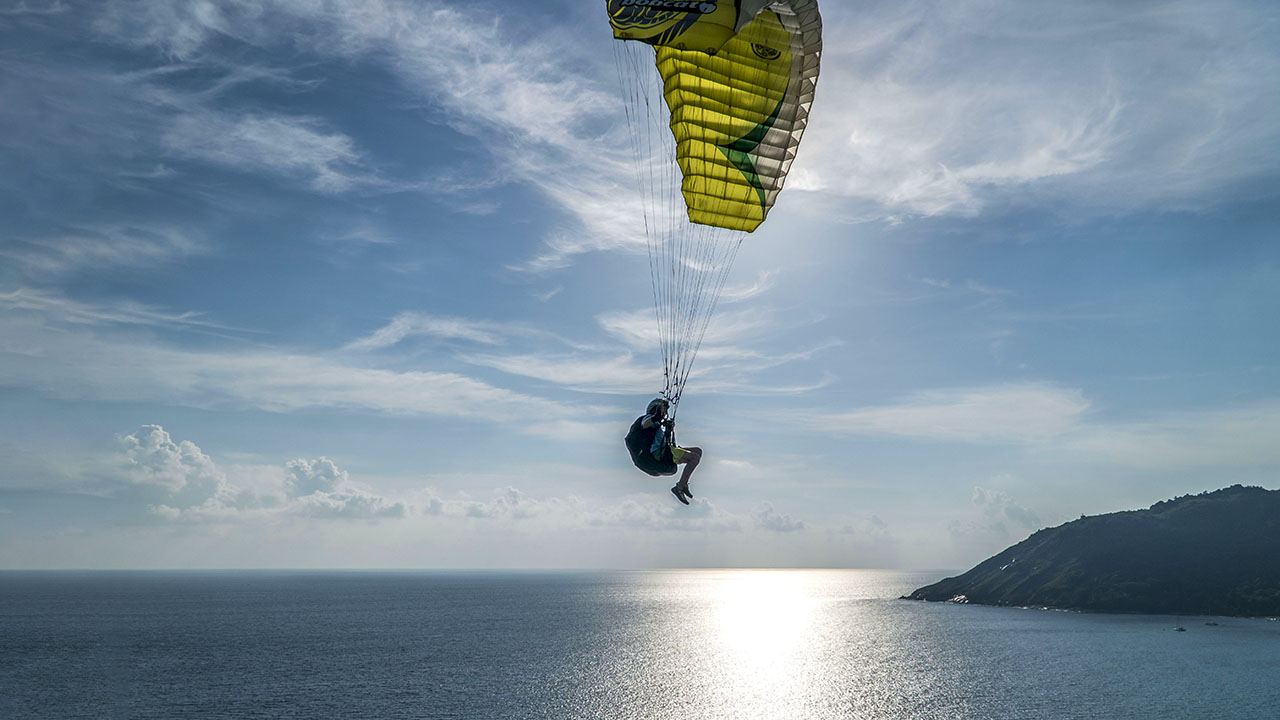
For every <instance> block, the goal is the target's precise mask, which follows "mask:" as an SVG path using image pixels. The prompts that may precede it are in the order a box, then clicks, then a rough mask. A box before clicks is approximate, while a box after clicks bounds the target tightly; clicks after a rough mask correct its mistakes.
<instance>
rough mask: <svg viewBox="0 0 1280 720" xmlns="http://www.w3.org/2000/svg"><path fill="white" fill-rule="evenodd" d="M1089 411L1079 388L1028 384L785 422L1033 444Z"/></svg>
mask: <svg viewBox="0 0 1280 720" xmlns="http://www.w3.org/2000/svg"><path fill="white" fill-rule="evenodd" d="M1089 408H1090V403H1089V401H1088V400H1086V399H1085V397H1084V394H1083V393H1081V392H1080V391H1079V390H1073V389H1069V388H1063V387H1058V386H1055V385H1047V384H1035V383H1026V384H1008V385H994V386H989V387H978V388H966V389H959V390H930V391H924V392H919V393H915V394H913V395H911V396H909V397H907V398H904V399H903V400H901V401H898V402H894V403H889V404H886V405H881V406H872V407H862V408H854V409H852V410H848V411H844V412H830V411H813V412H805V413H800V412H792V413H784V414H782V415H780V416H779V418H780V419H781V418H785V419H786V421H787V422H789V423H792V424H795V425H799V426H804V427H807V428H810V429H812V430H815V431H820V432H825V433H828V434H835V435H863V436H870V437H899V438H909V439H914V440H925V441H936V442H964V443H996V444H1005V443H1008V444H1031V443H1037V442H1042V441H1045V440H1048V439H1051V438H1055V437H1061V436H1063V435H1066V434H1068V433H1070V432H1072V431H1075V430H1077V429H1078V428H1079V427H1080V425H1081V422H1082V421H1083V420H1084V418H1085V415H1086V413H1087V412H1088V411H1089Z"/></svg>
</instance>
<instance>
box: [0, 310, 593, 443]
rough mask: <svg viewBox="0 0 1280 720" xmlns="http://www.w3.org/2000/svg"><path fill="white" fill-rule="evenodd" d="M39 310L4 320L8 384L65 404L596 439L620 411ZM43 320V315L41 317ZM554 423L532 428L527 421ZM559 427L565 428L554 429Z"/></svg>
mask: <svg viewBox="0 0 1280 720" xmlns="http://www.w3.org/2000/svg"><path fill="white" fill-rule="evenodd" d="M63 310H65V308H61V307H58V306H56V305H55V306H52V307H49V306H42V307H40V308H38V311H39V313H38V316H37V317H38V318H39V319H41V320H42V321H40V322H30V321H27V320H24V319H22V318H20V317H14V316H12V315H10V316H3V315H0V386H8V387H22V388H28V389H32V390H36V391H40V392H44V393H47V394H49V395H52V396H56V397H66V398H77V399H86V400H112V399H129V400H131V401H155V402H162V403H174V404H182V405H188V406H195V407H241V408H249V407H253V408H260V409H263V410H268V411H271V412H295V411H299V410H304V409H307V408H329V409H364V410H370V411H374V412H382V413H388V414H404V415H435V416H443V417H456V418H465V419H471V420H477V421H483V422H496V423H501V424H506V423H510V424H511V425H512V426H513V427H515V428H516V429H520V430H521V431H525V432H531V433H548V432H553V431H558V432H565V433H568V434H569V436H576V434H578V433H582V432H589V430H588V429H584V426H589V425H590V423H591V422H593V421H595V420H597V419H598V418H600V417H601V416H605V415H609V414H611V413H613V412H614V410H613V409H611V408H604V407H599V406H594V405H580V404H569V403H563V402H559V401H554V400H549V399H546V398H542V397H538V396H536V395H531V394H527V393H522V392H517V391H514V390H510V389H507V388H503V387H499V386H496V385H493V384H490V383H486V382H483V381H480V380H477V379H475V378H471V377H468V376H466V375H463V374H460V373H455V372H432V371H394V370H386V369H380V368H373V367H366V366H363V365H359V364H353V363H351V362H348V361H344V360H341V359H338V358H335V357H330V356H328V355H326V354H324V353H315V352H313V353H307V352H301V351H295V352H290V351H285V350H277V349H270V348H260V347H259V348H253V349H249V350H234V351H233V350H198V349H180V348H175V347H172V346H169V345H166V344H163V343H161V342H160V341H157V340H154V339H151V338H147V337H139V336H137V335H136V334H133V333H129V334H123V335H122V334H117V333H109V332H108V333H102V334H99V333H97V332H95V327H94V326H95V324H101V323H102V322H106V321H107V320H108V319H109V320H111V321H112V322H125V321H130V322H132V323H133V324H135V325H146V324H154V323H158V322H161V321H164V322H173V319H171V318H161V319H157V318H153V317H147V316H143V317H141V318H136V317H130V316H129V313H128V312H122V311H120V310H119V309H115V310H106V309H103V308H98V309H96V310H95V314H96V315H97V316H100V317H95V318H92V319H93V320H95V322H94V323H90V322H86V321H85V318H84V317H83V315H84V313H83V312H81V313H80V316H76V315H75V314H72V315H70V316H68V315H66V314H65V313H63V314H61V315H60V314H59V313H62V312H63ZM33 312H34V310H33ZM529 417H538V418H541V419H543V420H544V424H540V425H537V426H529V425H528V423H526V422H525V421H524V420H523V419H524V418H529ZM553 425H554V426H555V430H553V429H551V428H552V426H553Z"/></svg>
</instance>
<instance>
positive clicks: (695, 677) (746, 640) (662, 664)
mask: <svg viewBox="0 0 1280 720" xmlns="http://www.w3.org/2000/svg"><path fill="white" fill-rule="evenodd" d="M936 579H937V574H936V573H934V574H920V575H916V574H910V573H901V572H879V571H803V570H725V571H678V572H663V573H653V574H638V575H637V577H635V578H634V582H633V583H631V588H630V591H631V592H634V593H636V597H635V598H634V600H635V601H636V602H637V603H638V604H637V606H636V608H635V609H636V610H637V611H639V613H640V614H641V617H633V618H632V619H631V622H628V623H627V624H626V625H625V626H623V627H619V628H618V629H617V633H618V634H612V633H610V634H609V635H610V636H609V637H608V638H607V639H605V638H602V641H603V642H605V643H606V644H607V645H609V646H611V647H614V648H618V647H627V648H628V649H629V652H628V653H626V654H625V655H624V659H622V660H620V661H619V662H614V663H608V664H607V665H606V667H605V668H604V669H603V670H602V675H603V676H602V677H599V678H598V680H599V682H600V687H602V688H604V689H605V691H604V696H603V697H600V696H595V697H592V698H591V700H590V701H589V702H588V703H587V704H586V705H583V704H579V703H574V705H575V707H576V713H575V714H576V716H579V717H608V718H634V719H636V720H639V719H640V718H680V719H681V720H691V719H700V718H707V719H710V718H761V719H762V720H763V719H768V720H773V719H782V718H797V719H800V718H804V719H813V720H825V719H827V718H883V719H886V720H896V719H903V720H905V719H908V718H911V719H916V718H957V717H992V718H1002V717H1010V718H1012V717H1017V718H1046V719H1047V718H1089V717H1151V718H1158V717H1180V718H1182V717H1192V718H1197V717H1204V718H1217V717H1229V718H1237V717H1239V718H1252V717H1258V718H1263V717H1271V715H1269V714H1268V713H1269V710H1267V708H1268V707H1270V705H1269V703H1274V702H1275V700H1277V699H1280V694H1277V693H1276V692H1275V691H1274V690H1272V691H1269V692H1270V699H1268V698H1267V697H1261V696H1259V694H1258V693H1257V692H1256V689H1255V690H1251V689H1250V687H1251V686H1250V684H1251V683H1252V685H1253V686H1257V685H1259V682H1258V678H1259V677H1260V676H1259V675H1258V673H1260V672H1264V669H1263V667H1259V665H1258V662H1257V657H1256V656H1255V657H1253V659H1252V660H1249V659H1245V658H1247V657H1249V656H1248V653H1246V654H1245V656H1243V657H1241V656H1236V660H1235V661H1234V662H1235V663H1237V667H1236V669H1235V670H1232V669H1230V668H1228V667H1224V665H1223V663H1224V662H1225V663H1226V664H1227V665H1230V664H1231V661H1228V660H1227V658H1228V657H1231V656H1232V654H1233V652H1234V650H1238V649H1240V648H1235V649H1234V650H1233V648H1232V646H1231V642H1232V641H1231V640H1230V639H1229V638H1228V639H1227V640H1226V644H1224V645H1221V646H1216V647H1215V646H1213V645H1209V646H1202V647H1200V648H1198V649H1197V650H1196V651H1195V653H1194V654H1186V655H1183V654H1181V652H1182V651H1181V650H1180V649H1179V647H1178V646H1179V645H1182V646H1185V645H1187V644H1188V643H1184V642H1182V640H1183V639H1185V637H1181V638H1180V637H1178V636H1179V635H1181V634H1179V633H1173V632H1163V629H1164V626H1165V625H1167V624H1169V623H1168V621H1167V619H1164V618H1159V617H1153V616H1107V615H1081V614H1076V613H1054V612H1045V611H1026V610H1019V609H1013V608H985V607H977V606H964V607H961V606H952V605H945V604H943V605H939V604H933V603H918V602H907V601H897V600H894V599H893V598H896V597H898V596H899V595H902V594H904V593H906V592H908V591H910V590H911V589H913V588H914V587H917V586H919V585H923V584H926V583H927V582H930V581H932V580H936ZM1231 622H1235V623H1241V624H1244V625H1247V624H1248V623H1253V625H1252V626H1251V629H1252V630H1253V631H1257V630H1259V629H1261V630H1262V631H1263V633H1264V634H1269V635H1270V638H1271V640H1277V639H1280V634H1277V633H1276V632H1275V630H1276V628H1275V627H1273V626H1274V623H1272V624H1270V625H1271V627H1268V626H1267V624H1265V623H1259V622H1258V621H1248V620H1236V621H1231ZM1242 627H1243V625H1242ZM1215 629H1216V628H1215ZM1249 629H1250V628H1245V631H1246V632H1248V631H1249ZM1254 634H1255V636H1256V632H1255V633H1254ZM1202 635H1203V634H1202ZM1216 635H1217V639H1216V640H1214V638H1209V639H1210V640H1213V641H1214V642H1216V641H1218V640H1223V639H1224V638H1227V634H1226V633H1216ZM1245 637H1246V636H1245V635H1241V636H1239V638H1245ZM1245 643H1246V645H1245V648H1246V649H1251V650H1252V651H1253V652H1256V651H1257V650H1258V649H1259V648H1261V647H1262V646H1260V645H1258V644H1257V638H1256V637H1254V638H1253V639H1248V640H1245ZM1273 647H1275V646H1273ZM1215 658H1216V659H1215ZM1269 665H1270V666H1271V667H1273V668H1276V669H1280V655H1277V656H1276V657H1275V658H1273V659H1272V660H1270V662H1269ZM1265 666H1266V663H1264V667H1265ZM1240 672H1244V673H1246V675H1244V676H1241V675H1239V673H1240ZM1242 678H1243V680H1244V683H1245V684H1244V685H1238V686H1236V687H1233V684H1238V683H1240V682H1241V681H1242ZM592 694H593V695H594V693H592ZM579 699H580V700H584V699H585V698H579Z"/></svg>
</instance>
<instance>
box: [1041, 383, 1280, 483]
mask: <svg viewBox="0 0 1280 720" xmlns="http://www.w3.org/2000/svg"><path fill="white" fill-rule="evenodd" d="M1278 437H1280V402H1277V401H1275V400H1267V401H1260V402H1254V403H1249V404H1242V405H1238V406H1235V407H1227V408H1216V409H1210V410H1204V411H1200V412H1174V413H1166V414H1163V415H1160V416H1156V417H1152V418H1149V419H1146V420H1138V421H1130V422H1109V423H1100V424H1097V425H1094V426H1090V427H1088V428H1084V429H1083V430H1082V431H1081V432H1079V433H1076V434H1074V435H1072V436H1070V437H1068V438H1065V440H1064V442H1063V445H1062V449H1063V450H1064V451H1065V452H1066V453H1068V454H1070V455H1071V456H1074V457H1084V458H1089V459H1092V460H1094V461H1097V462H1105V463H1110V464H1123V465H1126V466H1129V467H1137V468H1144V469H1155V470H1160V469H1178V468H1191V467H1201V468H1214V467H1217V468H1224V467H1225V468H1238V467H1248V466H1268V465H1277V464H1280V443H1277V442H1276V438H1278Z"/></svg>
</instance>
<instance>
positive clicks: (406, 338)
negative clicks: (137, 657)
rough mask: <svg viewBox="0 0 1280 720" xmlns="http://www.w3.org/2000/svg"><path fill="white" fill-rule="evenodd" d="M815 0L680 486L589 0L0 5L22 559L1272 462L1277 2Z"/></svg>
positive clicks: (1126, 491) (767, 507)
mask: <svg viewBox="0 0 1280 720" xmlns="http://www.w3.org/2000/svg"><path fill="white" fill-rule="evenodd" d="M823 12H824V37H825V50H824V55H823V73H822V77H821V80H820V82H819V87H818V99H817V101H816V105H815V110H814V113H813V116H812V121H811V124H810V126H809V128H808V130H807V133H806V136H805V141H804V143H803V145H802V149H801V151H800V154H799V156H798V158H797V160H796V163H795V165H794V168H793V171H792V174H791V176H790V178H789V180H788V184H787V189H786V191H785V192H784V193H783V196H782V198H781V200H780V201H779V204H778V206H777V209H776V210H775V212H774V214H773V215H772V216H771V219H770V222H769V223H767V224H766V225H765V226H763V227H762V228H761V230H760V231H759V232H757V233H756V234H755V235H753V236H752V238H751V241H750V243H748V245H747V249H746V250H745V251H744V255H743V257H742V258H741V260H740V263H739V269H738V271H737V272H735V273H734V275H733V276H732V279H731V283H730V286H729V287H728V288H727V289H726V292H725V296H724V300H725V301H724V304H723V305H722V307H721V309H720V312H719V314H718V316H717V318H716V320H715V322H714V323H713V325H712V327H711V330H710V331H709V333H708V335H707V339H706V344H705V346H704V348H703V349H702V351H701V353H700V354H699V361H698V366H697V368H696V370H695V375H694V377H693V380H691V382H690V387H691V388H692V392H694V393H700V394H701V395H700V398H701V400H699V403H700V404H701V407H700V409H699V410H698V411H696V412H695V411H693V410H692V409H691V410H690V411H689V414H688V416H687V417H686V418H684V419H682V422H683V423H685V424H684V425H682V430H681V437H682V439H685V440H687V441H689V442H692V443H694V444H699V445H702V446H703V447H707V448H709V449H712V450H713V452H711V454H710V455H709V458H711V459H712V462H709V463H707V465H706V467H704V468H703V469H700V470H699V480H700V481H701V482H703V483H706V485H707V486H708V487H710V488H712V489H713V490H712V491H711V494H710V495H707V496H704V495H703V494H701V493H700V494H699V498H698V502H697V503H695V505H694V506H693V507H692V508H673V507H666V506H664V505H663V504H662V503H663V501H664V500H666V499H669V498H663V497H662V496H661V495H660V494H659V493H657V492H656V490H655V488H656V489H662V488H658V487H656V486H652V482H650V481H648V480H647V479H646V478H643V477H638V476H635V475H634V474H633V471H631V470H630V468H629V467H628V466H626V464H625V456H624V455H622V454H621V453H620V452H619V451H620V448H621V443H620V440H619V438H620V432H619V428H620V427H621V428H622V431H621V432H625V425H626V423H627V422H629V421H630V419H631V416H632V415H633V414H634V413H635V407H633V406H635V405H636V404H638V403H639V404H642V403H643V401H644V398H645V396H646V394H647V393H649V392H652V388H654V387H655V386H656V385H657V384H658V381H659V374H660V369H659V367H658V364H657V363H656V362H655V355H656V353H655V342H654V337H655V332H656V328H655V327H654V323H653V317H652V308H651V305H650V296H649V293H650V288H649V286H648V277H647V267H646V266H645V260H644V249H643V248H644V245H645V243H644V236H643V232H644V230H643V228H642V227H641V225H640V223H639V222H638V218H639V217H640V208H639V205H638V203H639V201H638V199H637V198H636V196H635V194H634V193H633V192H631V186H632V184H633V182H634V168H633V166H632V154H631V148H630V145H629V140H628V137H627V130H626V123H625V121H624V120H623V118H622V117H621V115H620V112H621V109H620V103H619V102H618V100H617V97H616V94H617V87H616V85H617V82H616V72H617V71H616V69H615V67H614V59H613V57H612V54H611V48H610V43H611V42H612V40H611V39H610V38H609V37H608V32H607V31H606V30H605V28H604V22H603V10H602V9H601V8H599V7H595V6H593V5H592V4H590V3H588V4H583V3H571V2H567V1H565V2H558V1H557V2H551V3H539V4H528V3H513V2H504V1H500V0H492V1H491V2H485V3H474V4H468V5H465V6H460V5H458V4H454V3H445V2H393V1H391V0H386V1H384V2H376V3H368V2H355V1H354V0H351V1H350V2H344V1H341V0H330V1H328V2H323V3H316V2H311V1H310V0H276V1H274V2H267V1H265V0H263V1H255V0H245V1H244V2H237V3H232V4H216V3H203V2H201V3H177V2H174V3H138V2H125V1H123V0H106V1H104V2H100V3H93V4H92V5H83V4H80V3H73V2H54V1H51V2H34V1H33V0H24V1H23V2H0V37H3V38H5V40H6V42H5V43H3V44H4V45H5V46H7V47H8V48H9V50H8V51H2V52H0V128H3V129H4V131H3V132H0V217H2V218H5V220H6V222H3V223H0V398H4V400H5V401H4V402H0V438H2V439H0V465H4V466H6V467H7V468H9V469H8V470H6V471H2V472H0V508H3V509H4V510H6V511H7V512H5V513H4V514H3V515H0V518H5V519H7V521H0V525H3V526H4V527H0V542H2V543H3V546H4V548H5V550H4V552H3V553H0V564H3V565H6V566H24V567H25V566H44V565H48V566H76V564H77V562H79V561H78V560H77V558H80V557H88V556H86V555H82V553H85V552H88V548H89V546H93V550H92V560H85V562H86V563H88V564H89V565H94V566H131V565H139V566H173V565H180V566H181V565H192V566H208V565H233V566H234V565H239V564H257V563H259V562H262V563H267V564H276V565H304V566H324V565H346V564H352V565H372V566H421V565H434V564H445V565H451V566H467V565H480V566H502V565H525V564H528V565H551V566H557V565H566V564H567V565H591V566H610V565H615V564H617V565H624V566H644V565H650V564H659V565H662V564H669V559H668V558H669V556H668V555H664V554H663V553H667V552H671V551H673V549H679V552H680V553H687V557H688V558H689V561H688V562H690V563H692V564H705V565H733V564H750V565H759V564H777V565H824V564H834V565H873V566H932V567H937V566H944V565H957V566H958V565H962V564H966V563H971V562H975V561H977V560H980V559H981V558H982V557H983V556H985V554H989V553H991V552H994V551H996V550H999V549H1000V548H1001V547H1003V546H1004V545H1006V544H1008V543H1010V542H1013V541H1016V540H1018V539H1021V537H1022V536H1025V534H1026V533H1027V532H1030V531H1032V530H1034V529H1036V527H1037V526H1039V525H1041V524H1051V523H1055V522H1061V521H1063V520H1066V519H1069V518H1072V517H1075V516H1076V515H1078V514H1080V513H1081V512H1090V513H1093V512H1104V511H1108V510H1113V509H1122V508H1127V507H1135V506H1140V505H1145V504H1149V503H1151V502H1154V501H1156V500H1159V499H1162V498H1164V497H1168V496H1172V495H1174V494H1180V493H1183V492H1192V491H1200V490H1204V489H1208V488H1209V487H1210V486H1212V487H1217V486H1222V485H1229V484H1232V483H1233V482H1245V483H1254V484H1258V483H1267V482H1272V483H1273V482H1274V481H1273V480H1269V479H1268V478H1273V477H1274V471H1275V469H1276V468H1277V467H1280V453H1278V452H1277V451H1276V450H1275V449H1274V447H1273V445H1274V443H1273V442H1272V441H1271V439H1272V438H1274V437H1275V435H1276V432H1277V431H1278V430H1280V372H1278V369H1280V368H1277V365H1276V363H1275V357H1276V350H1277V349H1280V347H1278V345H1280V337H1278V336H1277V334H1276V333H1275V331H1274V327H1273V323H1272V322H1270V321H1269V318H1271V317H1273V316H1274V313H1275V311H1276V309H1277V308H1280V289H1278V288H1280V282H1277V281H1280V250H1277V248H1276V247H1275V243H1274V242H1270V241H1269V240H1270V239H1271V238H1274V236H1275V232H1276V229H1277V227H1276V218H1275V217H1274V213H1273V212H1268V210H1267V208H1268V207H1270V206H1271V205H1272V204H1273V203H1274V202H1275V200H1276V194H1277V188H1278V187H1280V183H1278V181H1280V167H1278V165H1277V162H1276V158H1278V157H1280V122H1277V121H1276V120H1275V118H1276V117H1278V116H1280V115H1278V114H1277V110H1280V88H1278V87H1277V85H1276V84H1275V83H1274V82H1273V81H1271V78H1273V77H1275V75H1276V74H1277V71H1278V70H1280V50H1277V48H1276V46H1275V43H1274V42H1272V41H1271V39H1272V38H1274V37H1275V36H1276V31H1277V29H1280V10H1277V8H1275V7H1274V6H1273V5H1272V4H1271V3H1266V2H1243V1H1233V2H1229V3H1226V4H1225V5H1224V3H1221V2H1216V3H1209V2H1191V1H1188V0H1179V1H1168V2H1156V1H1154V0H1153V1H1152V2H1143V3H1127V4H1120V5H1117V4H1115V3H1103V2H1085V3H1077V4H1074V5H1072V6H1071V7H1062V6H1060V5H1053V4H1050V3H1015V2H1010V1H993V2H984V3H979V4H967V5H963V6H956V7H952V6H950V5H947V4H945V3H937V2H919V3H907V4H903V3H889V2H871V3H864V4H860V5H859V6H857V7H846V6H844V5H837V4H835V3H827V4H826V5H825V6H824V7H823ZM179 427H181V428H183V432H182V433H181V437H182V438H183V439H180V440H175V439H174V437H173V436H172V435H171V433H175V434H176V433H177V431H176V430H174V428H179ZM165 428H169V430H166V429H165ZM204 438H208V440H206V439H204ZM197 443H199V444H198V445H197ZM202 447H204V448H211V449H210V450H208V451H206V450H202V449H201V448H202ZM221 458H233V459H232V460H222V459H221ZM651 486H652V487H651ZM651 491H652V492H651ZM68 498H74V501H72V500H69V499H68ZM712 498H714V499H712ZM101 517H106V518H108V519H107V520H105V521H103V520H100V519H95V520H92V521H91V520H89V518H101ZM45 528H54V530H52V531H50V530H46V529H45ZM57 528H65V529H66V531H65V532H62V531H59V530H57ZM180 529H181V532H179V535H181V536H182V537H183V538H186V539H185V540H183V541H181V542H177V543H175V544H173V545H172V546H170V547H168V548H166V549H164V550H163V551H161V550H160V549H158V548H156V547H155V543H154V542H149V541H148V539H154V538H155V537H160V536H161V535H162V534H164V533H173V532H175V531H178V530H180ZM50 532H52V535H51V536H50V535H48V534H49V533H50ZM329 532H333V533H334V535H333V539H332V541H328V540H326V541H325V542H323V543H316V542H310V541H314V540H315V539H316V538H317V537H319V536H321V535H324V534H326V533H329ZM43 536H49V537H51V538H52V539H51V540H50V543H49V544H48V545H47V547H46V549H44V550H41V551H39V552H36V551H27V550H22V549H20V546H23V547H27V546H29V545H30V540H32V539H33V538H36V537H43ZM229 536H235V537H236V539H234V540H232V541H227V538H228V537H229ZM582 537H592V538H596V539H598V540H599V542H597V543H596V546H595V547H593V549H592V551H591V552H590V553H588V554H586V555H583V554H576V553H575V549H576V548H580V547H581V546H582V544H583V543H581V542H580V540H581V538H582ZM481 538H483V539H481ZM575 538H577V539H578V540H577V541H575ZM339 539H340V540H341V541H340V540H339ZM407 539H412V541H413V542H412V543H410V544H406V543H405V542H403V541H405V540H407ZM215 540H218V541H219V542H224V541H225V542H226V544H225V546H222V549H220V550H217V551H216V552H215V551H211V550H209V549H208V547H209V545H208V543H210V542H213V541H215ZM202 543H204V544H202ZM254 543H258V544H261V543H268V544H269V545H270V547H272V548H274V549H273V550H272V552H271V553H268V554H266V555H255V554H254V553H253V551H252V547H253V545H254ZM353 548H354V549H353ZM409 548H412V549H409Z"/></svg>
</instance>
